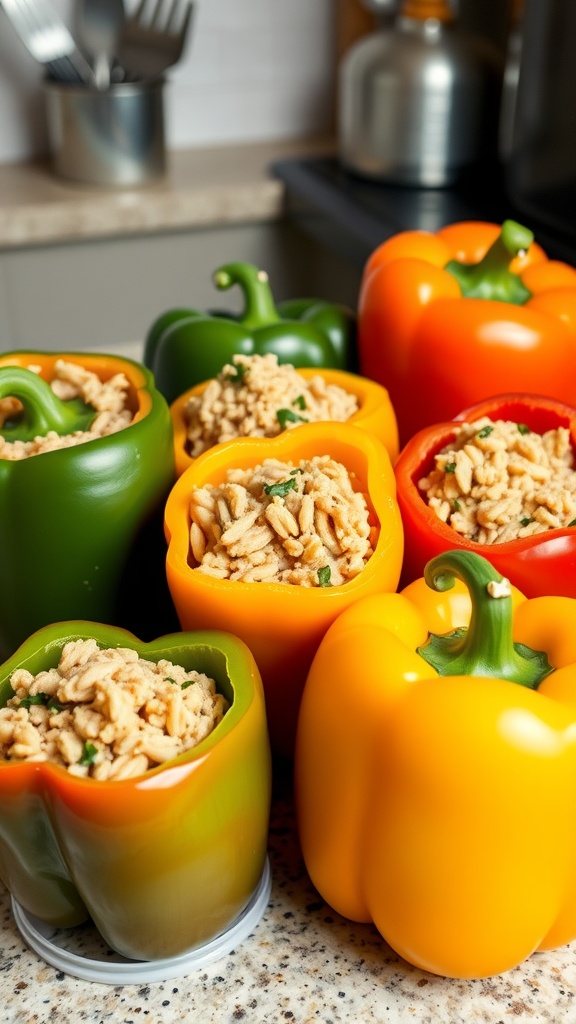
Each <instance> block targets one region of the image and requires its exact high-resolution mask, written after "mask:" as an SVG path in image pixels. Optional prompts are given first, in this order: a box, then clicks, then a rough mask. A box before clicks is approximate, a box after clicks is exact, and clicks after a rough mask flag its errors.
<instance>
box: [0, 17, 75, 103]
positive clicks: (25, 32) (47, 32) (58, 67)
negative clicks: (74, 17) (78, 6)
mask: <svg viewBox="0 0 576 1024" xmlns="http://www.w3.org/2000/svg"><path fill="white" fill-rule="evenodd" d="M2 8H3V10H4V13H5V14H6V17H7V18H8V20H9V21H10V23H11V25H12V27H13V29H14V30H15V32H16V34H17V35H18V36H19V37H20V39H21V40H22V42H23V43H24V46H25V47H26V49H27V50H28V51H29V53H31V54H32V56H33V57H34V59H35V60H37V61H39V63H40V64H43V65H44V67H45V68H46V70H47V72H48V74H49V75H50V77H51V78H55V79H57V80H59V81H63V82H85V83H88V84H91V83H92V82H93V81H94V75H93V72H92V68H91V67H90V64H89V63H88V61H87V60H86V57H85V56H84V54H83V53H82V52H81V50H80V49H79V48H78V46H77V45H76V41H75V40H74V37H73V36H72V33H71V32H70V31H69V29H68V28H67V26H66V25H65V24H64V22H63V21H62V19H61V18H60V15H59V14H58V12H57V11H56V10H55V9H54V8H53V7H52V4H51V2H50V0H2Z"/></svg>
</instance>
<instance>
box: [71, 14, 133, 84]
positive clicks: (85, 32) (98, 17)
mask: <svg viewBox="0 0 576 1024" xmlns="http://www.w3.org/2000/svg"><path fill="white" fill-rule="evenodd" d="M124 18H125V12H124V0H77V7H76V29H77V32H78V37H79V38H80V39H81V40H82V43H83V45H84V47H85V48H86V52H87V53H88V54H89V55H90V57H91V58H92V61H93V65H94V79H95V83H96V87H97V88H98V89H107V88H108V86H109V85H110V77H111V71H112V67H113V66H114V63H115V55H116V46H117V42H118V33H119V31H120V26H121V25H122V22H123V21H124Z"/></svg>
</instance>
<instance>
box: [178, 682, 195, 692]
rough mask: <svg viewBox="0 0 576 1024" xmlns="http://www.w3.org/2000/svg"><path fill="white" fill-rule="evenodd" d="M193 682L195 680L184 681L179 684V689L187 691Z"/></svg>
mask: <svg viewBox="0 0 576 1024" xmlns="http://www.w3.org/2000/svg"><path fill="white" fill-rule="evenodd" d="M195 682H196V680H195V679H185V680H184V682H183V683H181V684H180V689H182V690H187V689H188V687H189V686H194V683H195Z"/></svg>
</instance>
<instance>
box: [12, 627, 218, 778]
mask: <svg viewBox="0 0 576 1024" xmlns="http://www.w3.org/2000/svg"><path fill="white" fill-rule="evenodd" d="M10 683H11V686H12V689H13V691H14V696H13V697H11V698H10V700H9V701H8V703H7V705H6V707H4V708H0V760H5V761H10V762H17V763H21V762H23V761H52V762H55V763H56V764H59V765H62V766H63V767H64V768H66V769H67V770H68V771H69V772H70V773H71V774H72V775H78V776H82V777H89V778H93V779H100V780H107V779H110V780H118V779H126V778H131V777H132V776H135V775H142V774H143V773H144V772H146V771H148V770H149V769H150V768H154V767H156V766H157V765H158V764H162V762H164V761H168V760H169V759H171V758H173V757H176V756H177V755H178V754H182V753H184V751H186V750H190V749H191V748H192V747H195V746H196V744H197V743H199V742H200V740H202V739H204V737H205V736H207V735H208V734H209V733H210V732H212V730H213V729H214V728H215V726H216V725H217V724H218V722H220V720H221V719H222V717H223V715H224V713H225V712H226V710H227V708H228V704H227V702H226V700H225V698H224V697H223V696H222V695H221V694H220V693H217V691H216V684H215V682H214V680H213V679H210V678H209V677H208V676H206V675H204V674H203V673H200V672H196V671H195V670H191V671H187V670H186V669H184V668H182V666H180V665H174V664H172V662H170V661H166V660H162V661H159V662H158V663H156V662H152V661H147V660H145V659H144V658H140V657H139V656H138V654H137V652H136V651H133V650H131V649H130V648H123V647H118V648H105V649H101V648H100V647H98V644H97V643H96V641H95V640H93V639H90V640H72V641H70V642H69V643H67V644H66V645H65V646H64V648H63V650H62V655H61V658H60V661H59V663H58V666H57V667H56V668H51V669H48V670H47V671H45V672H40V673H39V674H38V675H35V676H34V675H32V674H31V673H30V672H28V671H27V670H26V669H17V670H16V671H15V672H13V673H12V676H11V678H10Z"/></svg>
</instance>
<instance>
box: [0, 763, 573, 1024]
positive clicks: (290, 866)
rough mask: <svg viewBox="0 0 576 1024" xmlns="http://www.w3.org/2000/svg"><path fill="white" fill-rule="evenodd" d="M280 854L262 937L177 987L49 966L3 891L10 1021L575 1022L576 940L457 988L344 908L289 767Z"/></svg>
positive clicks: (259, 931) (276, 827) (280, 813)
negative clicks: (296, 812)
mask: <svg viewBox="0 0 576 1024" xmlns="http://www.w3.org/2000/svg"><path fill="white" fill-rule="evenodd" d="M269 852H270V864H271V868H272V877H273V883H272V893H271V898H270V902H269V904H268V908H267V910H266V911H265V913H264V916H263V918H262V919H261V921H260V922H259V924H258V925H257V926H256V927H255V928H254V931H253V932H252V934H251V935H250V936H249V937H248V938H246V939H245V940H244V941H243V942H242V943H241V944H240V945H239V946H238V948H237V949H236V950H235V951H234V952H233V953H231V954H230V955H227V956H225V957H224V958H223V959H221V960H219V961H217V962H215V963H213V964H211V965H210V966H208V967H205V968H201V969H200V970H197V971H195V972H194V973H191V974H189V975H187V976H186V977H182V978H177V979H175V980H173V981H167V982H158V983H153V984H145V983H144V984H140V985H125V986H118V987H114V986H110V985H103V984H98V983H93V982H85V981H78V980H76V979H75V978H72V977H69V976H67V975H64V974H62V973H60V972H58V971H56V970H55V969H54V968H52V967H48V966H46V965H45V964H44V963H43V962H42V961H41V960H39V959H38V957H37V956H36V955H35V954H33V953H31V952H30V951H29V949H28V948H27V946H26V945H25V944H24V942H23V940H22V939H21V937H20V935H19V932H18V931H17V929H16V926H15V924H14V920H13V917H12V913H11V910H10V901H9V898H8V894H7V893H6V892H5V891H3V892H2V893H1V895H0V922H1V928H2V930H1V932H0V978H1V982H0V991H1V1002H2V1004H3V1012H2V1013H1V1014H0V1017H1V1020H2V1024H82V1022H88V1024H175V1022H180V1021H187V1022H192V1021H194V1022H196V1024H237V1022H245V1024H397V1022H398V1024H404V1022H418V1024H513V1022H514V1024H518V1022H521V1024H522V1022H526V1024H544V1022H546V1024H575V1022H576V946H575V945H574V944H573V945H571V946H564V947H563V948H562V949H560V950H557V951H555V952H553V953H536V954H534V955H533V956H532V957H530V959H529V960H528V961H526V963H525V964H524V965H522V966H521V967H519V968H516V969H515V970H513V971H510V972H508V973H507V974H505V975H500V976H498V977H495V978H490V979H488V980H483V981H472V982H469V981H454V980H447V979H443V978H438V977H435V976H434V975H430V974H426V973H424V972H422V971H419V970H417V969H416V968H413V967H411V966H409V965H408V964H406V963H405V962H404V961H403V960H400V959H399V957H397V956H396V955H395V954H394V953H393V952H392V951H391V950H390V949H389V947H388V946H387V945H386V943H385V942H384V941H383V940H382V939H381V938H380V936H379V935H378V933H377V932H376V930H375V929H374V928H372V927H371V926H369V925H354V924H351V923H350V922H349V921H346V920H344V919H343V918H341V917H339V915H338V914H335V913H333V912H332V911H331V910H330V909H329V908H328V907H327V906H326V904H325V903H323V901H322V900H321V899H320V898H319V896H318V894H317V893H316V891H315V890H314V889H313V887H312V885H311V883H310V881H309V880H308V878H307V876H306V872H305V870H304V867H303V864H302V860H301V857H300V853H299V849H298V844H297V841H296V837H295V829H294V816H293V811H292V801H291V793H290V784H289V780H288V778H287V777H286V774H285V773H282V772H280V771H278V772H277V773H276V777H275V796H274V802H273V812H272V821H271V828H270V851H269ZM494 926H495V927H497V926H498V924H497V922H494Z"/></svg>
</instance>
